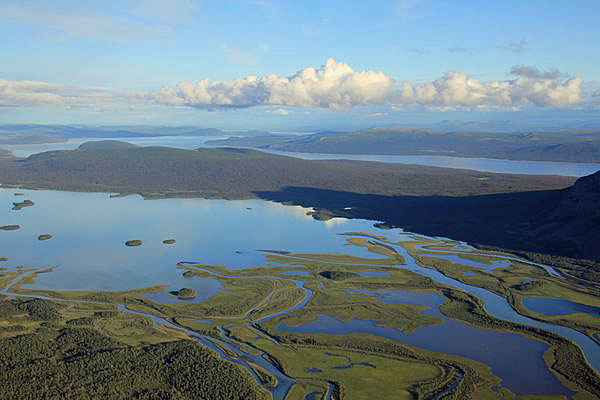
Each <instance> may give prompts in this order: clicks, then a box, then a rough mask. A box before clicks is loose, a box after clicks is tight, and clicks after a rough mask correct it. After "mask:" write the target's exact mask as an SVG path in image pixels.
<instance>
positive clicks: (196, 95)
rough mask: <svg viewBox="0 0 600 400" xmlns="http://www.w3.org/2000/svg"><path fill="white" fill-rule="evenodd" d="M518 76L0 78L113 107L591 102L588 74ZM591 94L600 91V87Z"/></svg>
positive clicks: (34, 96) (19, 91)
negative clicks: (145, 87)
mask: <svg viewBox="0 0 600 400" xmlns="http://www.w3.org/2000/svg"><path fill="white" fill-rule="evenodd" d="M511 73H512V74H513V75H515V79H509V80H493V81H481V80H479V79H475V78H473V77H470V76H469V75H467V74H465V73H463V72H449V73H447V74H445V75H444V76H442V77H441V78H439V79H436V80H433V81H427V82H422V83H411V82H399V83H396V81H394V79H392V78H391V77H390V76H388V75H386V74H385V73H383V72H378V71H370V70H367V71H355V70H353V69H352V68H351V67H350V66H348V65H346V64H343V63H338V62H336V61H335V60H333V59H329V60H327V62H326V64H325V65H323V66H321V67H319V68H314V67H307V68H304V69H302V70H300V71H299V72H298V73H296V74H295V75H293V76H290V77H279V76H276V75H267V76H260V77H258V76H248V77H244V78H239V79H234V80H229V81H210V80H208V79H203V80H200V81H198V82H196V83H190V82H181V83H179V84H177V85H176V86H174V87H165V88H163V89H161V90H160V91H158V92H150V93H147V92H143V93H132V94H125V93H115V92H110V91H100V90H90V89H81V88H73V87H70V86H66V85H61V84H56V83H49V82H39V81H9V80H0V106H24V105H27V106H32V105H54V106H62V107H64V108H65V109H72V108H76V107H80V108H85V107H89V106H90V105H95V106H96V107H97V106H98V105H100V104H102V105H105V106H111V107H119V106H131V105H132V104H136V105H139V106H142V107H144V106H148V105H149V104H158V105H166V106H181V107H195V108H203V109H219V108H242V107H255V106H270V107H269V110H268V111H267V112H270V113H275V114H279V115H287V114H288V113H289V110H288V109H286V108H289V107H306V108H331V109H347V108H350V107H354V106H363V105H379V106H385V107H388V108H389V109H390V110H393V111H402V110H405V109H407V108H409V107H412V106H424V107H426V108H427V109H429V110H436V111H446V110H453V109H465V110H468V109H476V110H494V109H505V110H512V109H519V108H521V107H523V106H528V105H535V106H538V107H569V106H573V105H577V104H583V105H585V104H587V103H588V102H589V98H588V97H587V96H586V100H583V99H582V84H583V80H582V79H581V78H580V77H569V78H566V77H565V76H566V75H564V74H562V73H561V72H560V71H558V70H550V71H541V70H539V69H538V68H535V67H528V66H515V67H513V68H512V70H511ZM592 96H596V97H600V91H596V92H595V93H594V94H593V95H592Z"/></svg>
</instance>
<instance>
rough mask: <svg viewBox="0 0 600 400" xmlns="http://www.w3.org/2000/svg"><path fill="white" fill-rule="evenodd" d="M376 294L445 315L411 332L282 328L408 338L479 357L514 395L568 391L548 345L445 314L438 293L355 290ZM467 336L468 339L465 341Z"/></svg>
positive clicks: (318, 325)
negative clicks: (549, 358) (547, 357)
mask: <svg viewBox="0 0 600 400" xmlns="http://www.w3.org/2000/svg"><path fill="white" fill-rule="evenodd" d="M356 292H358V293H361V294H367V295H373V296H376V298H378V299H379V300H380V301H382V302H385V303H390V304H415V305H419V306H427V307H429V309H428V310H426V311H424V312H423V313H424V314H428V315H431V316H434V317H437V318H440V319H442V320H443V323H442V324H441V325H434V326H426V327H421V328H418V329H417V330H416V331H415V332H413V333H404V332H402V331H400V330H398V329H393V328H384V327H382V326H380V323H379V322H377V321H366V320H359V319H353V320H352V321H350V322H341V321H339V320H337V319H335V318H333V317H329V316H320V317H318V318H317V320H316V321H314V322H310V323H306V324H303V325H300V326H298V327H293V328H292V327H288V326H286V325H285V324H280V325H279V326H278V330H280V331H282V332H294V333H313V334H315V333H328V334H338V335H340V334H352V333H367V334H374V335H377V336H382V337H385V338H388V339H392V340H396V341H399V342H402V343H407V344H410V345H413V346H416V347H419V348H422V349H427V350H431V351H437V352H443V353H447V354H454V355H458V356H463V357H467V358H470V359H473V360H477V361H481V362H483V363H484V364H486V365H489V366H490V367H491V368H492V371H493V372H494V373H495V374H496V375H498V376H500V377H501V378H502V385H503V386H505V387H507V388H508V389H510V390H511V391H513V392H514V393H516V394H538V395H544V394H548V395H550V394H570V393H571V392H570V391H569V390H567V389H565V388H564V387H563V386H562V385H561V384H560V382H559V381H558V379H557V378H556V377H555V376H554V375H553V374H552V373H551V372H550V371H549V370H548V367H547V366H546V364H545V363H544V359H543V357H542V356H543V353H544V351H546V350H547V349H548V345H547V344H545V343H542V342H538V341H535V340H531V339H527V338H524V337H522V336H520V335H517V334H511V333H503V332H495V331H491V330H485V329H478V328H474V327H472V326H471V325H468V324H465V323H462V322H459V321H456V320H453V319H450V318H447V317H446V316H444V315H443V314H442V313H441V312H440V311H439V309H438V307H439V305H440V304H443V303H444V298H443V297H442V296H440V295H438V294H435V293H416V292H409V291H397V290H390V291H380V292H375V291H367V290H361V291H356ZM465 338H468V340H465Z"/></svg>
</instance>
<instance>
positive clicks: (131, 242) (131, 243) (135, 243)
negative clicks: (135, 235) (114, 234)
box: [125, 239, 142, 247]
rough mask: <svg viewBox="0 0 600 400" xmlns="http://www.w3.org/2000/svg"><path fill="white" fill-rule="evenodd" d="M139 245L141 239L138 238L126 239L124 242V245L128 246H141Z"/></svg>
mask: <svg viewBox="0 0 600 400" xmlns="http://www.w3.org/2000/svg"><path fill="white" fill-rule="evenodd" d="M141 245H142V241H141V240H138V239H134V240H128V241H126V242H125V246H128V247H136V246H141Z"/></svg>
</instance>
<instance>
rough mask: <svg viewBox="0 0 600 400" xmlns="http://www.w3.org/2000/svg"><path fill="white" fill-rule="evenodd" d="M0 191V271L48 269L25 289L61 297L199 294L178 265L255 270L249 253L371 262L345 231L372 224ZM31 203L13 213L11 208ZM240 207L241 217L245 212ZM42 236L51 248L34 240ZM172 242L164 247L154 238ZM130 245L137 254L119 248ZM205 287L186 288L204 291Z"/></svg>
mask: <svg viewBox="0 0 600 400" xmlns="http://www.w3.org/2000/svg"><path fill="white" fill-rule="evenodd" d="M14 193H15V190H8V189H0V225H13V224H16V225H20V226H21V229H19V230H17V231H0V240H1V243H2V246H1V247H0V253H1V254H2V255H1V256H0V257H8V258H9V261H8V263H6V264H7V265H12V266H17V265H24V266H35V267H56V268H55V270H54V271H53V272H52V273H46V274H41V275H39V277H38V279H37V282H36V284H34V285H32V286H31V287H32V288H48V289H59V290H60V289H62V290H128V289H134V288H139V287H146V286H153V285H160V284H167V285H170V286H171V287H173V288H180V287H193V286H194V285H200V283H198V282H199V281H201V280H198V281H197V280H195V279H189V280H186V279H185V278H183V277H182V276H181V274H182V272H184V271H183V270H181V269H177V268H176V264H177V262H179V261H192V262H198V263H203V264H209V265H223V266H227V267H228V268H230V269H240V268H247V267H256V266H264V265H267V264H269V263H268V262H266V261H265V257H264V254H263V253H261V252H259V251H257V250H258V249H265V248H274V249H278V250H288V251H293V252H299V253H313V254H314V253H344V254H352V255H356V256H360V257H373V258H377V257H376V256H375V255H373V254H372V253H369V252H368V251H367V250H365V249H363V248H360V247H357V246H346V245H345V244H346V237H344V236H341V235H337V233H342V232H346V231H361V230H362V231H367V230H370V229H373V228H372V221H365V220H346V219H342V218H338V219H336V221H334V222H333V223H330V224H327V223H322V222H319V221H316V220H314V219H313V218H312V217H310V216H307V215H306V213H307V211H309V210H308V209H305V208H302V207H297V206H283V205H281V204H278V203H273V202H267V201H263V200H240V201H237V200H236V201H228V200H204V199H164V200H143V199H142V198H141V197H139V196H128V197H118V198H110V199H109V198H108V195H107V194H103V193H73V192H58V191H41V190H40V191H33V190H28V191H25V193H26V196H24V197H15V196H14ZM24 199H30V200H32V201H33V202H34V203H35V206H33V207H27V208H24V209H22V210H20V211H13V210H11V207H12V202H13V201H22V200H24ZM249 208H250V209H249ZM45 233H49V234H51V235H52V236H53V238H52V239H51V240H47V241H38V240H37V237H38V236H39V235H41V234H45ZM170 238H173V239H176V240H177V243H176V244H175V245H164V244H162V240H164V239H170ZM130 239H139V240H142V241H143V245H142V246H139V247H126V246H125V245H124V242H125V241H127V240H130ZM214 287H215V285H214V282H213V281H212V280H206V281H205V283H204V284H202V285H201V286H200V287H196V289H203V290H210V291H213V290H214Z"/></svg>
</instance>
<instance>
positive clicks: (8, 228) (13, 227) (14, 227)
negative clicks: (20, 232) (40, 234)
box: [0, 225, 21, 231]
mask: <svg viewBox="0 0 600 400" xmlns="http://www.w3.org/2000/svg"><path fill="white" fill-rule="evenodd" d="M20 228H21V226H20V225H4V226H0V230H2V231H16V230H17V229H20Z"/></svg>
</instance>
